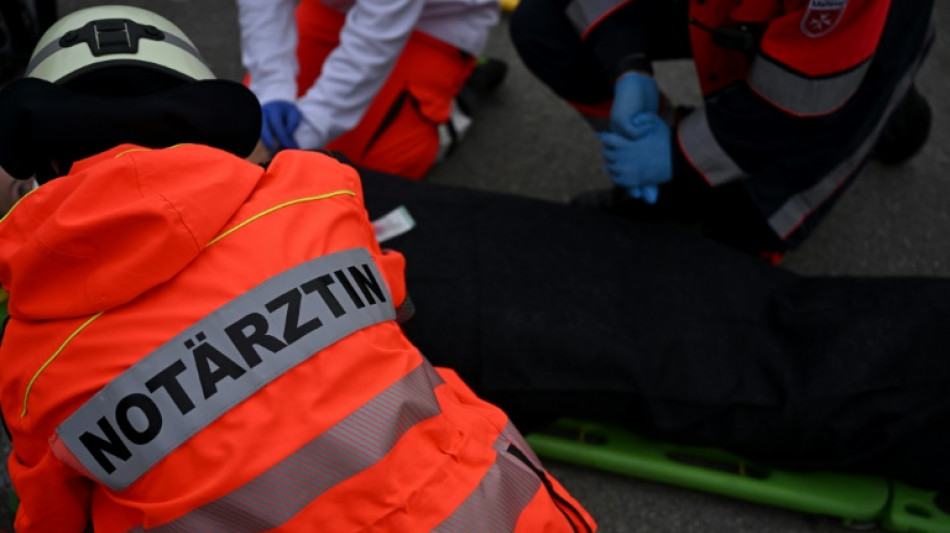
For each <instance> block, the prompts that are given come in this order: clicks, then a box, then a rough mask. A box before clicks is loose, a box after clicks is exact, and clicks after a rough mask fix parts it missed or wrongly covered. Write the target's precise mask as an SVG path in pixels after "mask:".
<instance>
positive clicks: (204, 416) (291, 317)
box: [56, 248, 396, 491]
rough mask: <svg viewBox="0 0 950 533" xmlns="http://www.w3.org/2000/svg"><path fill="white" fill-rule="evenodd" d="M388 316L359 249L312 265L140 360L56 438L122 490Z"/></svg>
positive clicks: (374, 274)
mask: <svg viewBox="0 0 950 533" xmlns="http://www.w3.org/2000/svg"><path fill="white" fill-rule="evenodd" d="M395 316H396V313H395V310H394V309H393V306H392V303H391V299H390V295H389V292H388V289H387V287H386V285H385V283H384V282H383V278H382V276H381V275H380V274H379V271H378V270H377V268H376V265H375V264H374V263H373V260H372V258H371V257H370V255H369V252H367V251H366V250H365V249H362V248H354V249H350V250H346V251H343V252H337V253H334V254H331V255H327V256H324V257H320V258H317V259H313V260H311V261H309V262H307V263H304V264H301V265H298V266H297V267H294V268H292V269H289V270H287V271H285V272H283V273H281V274H279V275H277V276H275V277H273V278H270V279H268V280H267V281H265V282H263V283H261V284H260V285H258V286H256V287H254V288H253V289H251V290H250V291H248V292H246V293H245V294H243V295H241V296H239V297H238V298H235V299H234V300H232V301H231V302H229V303H227V304H226V305H224V306H223V307H221V308H219V309H217V310H215V311H214V312H212V313H211V314H210V315H208V316H206V317H205V318H203V319H201V320H200V321H198V322H197V323H195V324H194V325H192V326H191V327H189V328H188V329H186V330H185V331H183V332H181V333H180V334H178V335H176V336H175V337H174V338H172V339H171V340H169V341H168V342H166V343H165V344H163V345H162V346H161V347H159V348H158V349H157V350H155V351H154V352H152V353H150V354H148V355H147V356H145V357H144V358H142V359H141V360H140V361H138V362H137V363H136V364H135V365H133V366H132V367H131V368H129V369H128V370H126V371H125V372H123V373H122V374H120V375H119V376H118V377H116V378H115V379H114V380H112V381H111V382H110V383H109V384H108V385H106V386H105V387H104V388H103V389H102V390H100V391H99V392H98V393H96V395H95V396H93V397H92V398H91V399H90V400H89V401H88V402H86V403H85V404H84V405H83V406H82V407H80V408H79V409H78V410H77V411H76V412H75V413H73V414H72V416H70V417H69V418H67V419H66V420H65V421H64V422H63V423H62V424H60V426H59V427H58V428H57V429H56V433H57V436H58V438H59V440H60V444H61V445H64V446H65V447H66V448H67V449H68V450H69V452H71V453H72V455H73V456H74V457H75V459H76V460H78V462H79V463H81V464H82V466H83V467H85V468H86V469H87V470H88V472H89V474H91V475H92V476H93V477H94V478H96V479H98V480H99V481H101V482H102V483H103V484H105V485H106V486H108V487H110V488H112V489H114V490H117V491H118V490H122V489H124V488H126V487H128V486H129V485H130V484H132V483H133V482H134V481H135V480H137V479H138V478H139V477H140V476H142V474H144V473H145V472H147V471H148V470H149V469H150V468H152V466H154V465H155V463H157V462H158V461H160V460H161V459H162V458H163V457H165V456H166V455H168V454H169V453H170V452H171V451H172V450H174V449H175V448H177V447H178V446H179V445H181V444H182V443H183V442H185V441H186V440H187V439H188V438H189V437H191V436H192V435H194V434H195V433H197V432H198V431H200V430H201V429H202V428H204V427H205V426H207V425H208V424H210V423H211V422H212V421H214V420H215V419H216V418H218V417H219V416H220V415H221V414H223V413H225V412H227V411H228V410H229V409H231V408H232V407H233V406H235V405H237V404H238V403H240V402H241V401H243V400H244V399H246V398H247V397H249V396H251V395H252V394H253V393H254V392H256V391H257V390H258V389H260V388H261V387H263V386H264V385H266V384H267V383H269V382H271V381H272V380H274V379H275V378H277V377H278V376H280V375H281V374H283V373H284V372H286V371H287V370H289V369H291V368H293V367H294V366H296V365H298V364H299V363H301V362H303V361H304V360H306V359H308V358H310V357H311V356H313V355H314V354H316V353H317V352H319V351H320V350H323V349H324V348H326V347H328V346H330V345H331V344H333V343H335V342H337V341H338V340H340V339H342V338H344V337H346V336H347V335H350V334H351V333H353V332H355V331H358V330H360V329H362V328H365V327H367V326H370V325H373V324H378V323H380V322H384V321H387V320H393V319H395ZM60 453H62V452H60ZM70 459H72V458H70ZM67 462H69V461H67Z"/></svg>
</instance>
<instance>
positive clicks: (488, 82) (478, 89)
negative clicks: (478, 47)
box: [457, 57, 508, 115]
mask: <svg viewBox="0 0 950 533" xmlns="http://www.w3.org/2000/svg"><path fill="white" fill-rule="evenodd" d="M507 75H508V64H507V63H505V62H504V61H502V60H500V59H495V58H491V57H481V58H479V59H478V63H477V64H476V65H475V68H474V69H473V70H472V73H471V74H469V76H468V80H466V81H465V86H464V87H462V91H461V92H459V95H458V97H457V101H458V104H459V106H460V107H461V108H462V111H464V112H465V113H466V114H468V115H473V114H474V113H475V108H477V107H478V104H479V101H480V100H481V99H483V98H484V97H486V96H488V95H489V94H491V93H493V92H494V91H495V90H496V89H497V88H498V87H499V86H500V85H501V84H502V82H503V81H505V77H507Z"/></svg>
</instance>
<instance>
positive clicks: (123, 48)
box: [24, 6, 215, 83]
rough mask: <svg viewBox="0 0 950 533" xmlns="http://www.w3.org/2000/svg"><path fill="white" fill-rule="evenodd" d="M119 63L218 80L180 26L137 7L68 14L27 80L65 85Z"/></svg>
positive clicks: (46, 37) (39, 48)
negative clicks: (69, 80) (89, 72)
mask: <svg viewBox="0 0 950 533" xmlns="http://www.w3.org/2000/svg"><path fill="white" fill-rule="evenodd" d="M117 64H123V65H137V66H141V67H146V68H152V69H158V70H161V71H164V72H166V73H168V74H172V75H176V76H180V77H182V78H184V79H186V80H207V79H214V77H215V76H214V74H213V73H212V72H211V69H210V68H208V65H207V64H205V61H204V59H202V57H201V54H200V53H199V52H198V49H197V48H196V47H195V45H194V43H192V42H191V40H190V39H189V38H188V36H187V35H185V34H184V32H182V31H181V29H180V28H179V27H178V26H176V25H175V24H173V23H172V22H171V21H170V20H168V19H166V18H165V17H162V16H160V15H158V14H156V13H152V12H151V11H147V10H145V9H140V8H137V7H131V6H97V7H90V8H86V9H81V10H79V11H75V12H73V13H70V14H69V15H66V16H65V17H63V18H62V19H60V20H59V21H57V22H56V23H55V24H53V25H52V26H51V27H50V28H49V29H48V30H46V32H45V33H44V34H43V36H42V37H41V38H40V41H39V43H37V45H36V47H35V48H34V50H33V55H32V57H31V58H30V63H29V65H28V66H27V67H26V71H25V72H24V76H25V77H30V78H39V79H41V80H46V81H48V82H51V83H63V82H65V81H67V80H68V79H70V78H72V77H74V76H77V75H79V74H82V73H84V72H88V71H90V70H95V69H98V68H102V67H106V66H112V65H117Z"/></svg>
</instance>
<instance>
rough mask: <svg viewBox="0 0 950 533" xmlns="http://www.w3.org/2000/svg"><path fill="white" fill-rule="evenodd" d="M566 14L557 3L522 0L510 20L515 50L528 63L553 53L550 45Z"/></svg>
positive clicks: (509, 27)
mask: <svg viewBox="0 0 950 533" xmlns="http://www.w3.org/2000/svg"><path fill="white" fill-rule="evenodd" d="M559 17H560V18H563V17H564V13H563V11H562V10H559V9H558V8H557V2H550V1H545V0H521V1H520V2H519V3H518V7H517V9H515V10H514V11H513V12H512V14H511V18H510V19H509V24H508V31H509V34H510V36H511V42H512V44H513V45H514V47H515V50H516V51H517V52H518V54H519V55H520V56H521V57H522V60H525V61H526V62H534V60H535V59H536V58H541V57H545V56H547V55H550V54H551V53H553V50H550V49H549V48H550V46H549V43H552V42H554V40H552V39H556V38H557V35H555V34H556V33H559V31H558V30H557V29H556V27H557V26H559V25H558V24H555V23H554V22H555V21H556V20H557V19H558V18H559Z"/></svg>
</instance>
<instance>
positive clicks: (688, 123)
mask: <svg viewBox="0 0 950 533" xmlns="http://www.w3.org/2000/svg"><path fill="white" fill-rule="evenodd" d="M677 135H678V136H679V142H680V146H681V147H682V148H683V153H684V154H685V155H686V158H687V159H688V160H689V161H690V163H692V164H693V166H694V167H696V170H697V171H699V172H700V173H701V174H702V175H703V176H704V177H705V178H706V181H708V182H709V184H710V185H712V186H713V187H716V186H718V185H722V184H724V183H729V182H730V181H736V180H739V179H743V178H745V177H746V174H745V172H743V170H742V169H741V168H739V165H738V164H737V163H736V162H735V161H733V159H732V158H731V157H729V154H727V153H726V151H725V150H723V148H722V146H721V145H720V144H719V142H718V141H716V136H715V135H713V132H712V130H711V129H710V128H709V120H708V119H707V118H706V110H705V109H704V108H702V107H700V108H698V109H696V111H694V112H692V113H690V114H689V115H686V116H685V117H683V120H682V121H681V122H680V125H679V127H678V128H677Z"/></svg>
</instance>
